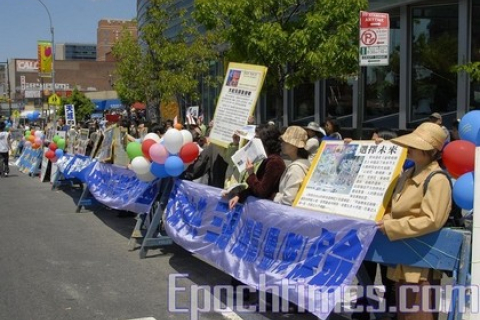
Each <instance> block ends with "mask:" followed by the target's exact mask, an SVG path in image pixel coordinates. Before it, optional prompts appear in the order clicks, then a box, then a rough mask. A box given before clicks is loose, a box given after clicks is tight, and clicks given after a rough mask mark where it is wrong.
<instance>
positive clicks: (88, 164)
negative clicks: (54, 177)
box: [59, 154, 96, 182]
mask: <svg viewBox="0 0 480 320" xmlns="http://www.w3.org/2000/svg"><path fill="white" fill-rule="evenodd" d="M65 156H66V155H65ZM65 156H64V157H65ZM95 162H96V160H94V159H92V158H90V157H87V156H82V155H78V154H76V155H73V156H72V155H70V156H67V160H66V161H65V165H64V167H63V169H62V170H60V171H61V172H62V173H63V176H64V177H65V179H74V178H76V179H78V180H80V181H82V182H86V181H87V175H88V174H89V173H90V171H91V170H92V168H93V167H94V165H95ZM59 169H60V166H59Z"/></svg>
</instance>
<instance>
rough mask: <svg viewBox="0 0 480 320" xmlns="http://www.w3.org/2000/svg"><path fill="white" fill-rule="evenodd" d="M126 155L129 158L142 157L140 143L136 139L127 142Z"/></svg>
mask: <svg viewBox="0 0 480 320" xmlns="http://www.w3.org/2000/svg"><path fill="white" fill-rule="evenodd" d="M127 155H128V157H129V158H130V160H132V159H133V158H136V157H142V156H143V152H142V145H141V144H140V143H139V142H136V141H134V142H129V143H128V144H127Z"/></svg>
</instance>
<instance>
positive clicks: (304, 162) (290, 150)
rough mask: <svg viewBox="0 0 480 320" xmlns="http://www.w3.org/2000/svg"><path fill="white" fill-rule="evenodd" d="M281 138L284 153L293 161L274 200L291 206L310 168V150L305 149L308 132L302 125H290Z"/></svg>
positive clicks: (282, 178) (283, 176) (281, 181)
mask: <svg viewBox="0 0 480 320" xmlns="http://www.w3.org/2000/svg"><path fill="white" fill-rule="evenodd" d="M280 140H281V141H282V153H283V154H284V155H285V156H287V157H288V158H289V159H290V160H291V161H292V162H291V163H290V164H289V165H288V166H287V169H286V170H285V172H284V173H283V174H282V177H281V179H280V185H279V191H278V193H277V194H276V195H275V198H274V199H273V201H274V202H277V203H281V204H285V205H288V206H291V205H292V203H293V201H294V200H295V197H296V196H297V192H298V190H299V189H300V186H301V185H302V182H303V180H305V176H306V175H307V172H308V169H309V168H310V161H309V160H308V156H309V152H308V151H307V150H305V145H306V142H307V140H308V134H307V131H305V129H303V128H302V127H299V126H290V127H288V128H287V130H286V131H285V133H284V134H282V136H281V137H280Z"/></svg>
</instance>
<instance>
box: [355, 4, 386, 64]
mask: <svg viewBox="0 0 480 320" xmlns="http://www.w3.org/2000/svg"><path fill="white" fill-rule="evenodd" d="M359 44H360V50H359V52H360V59H359V61H360V66H362V67H368V66H388V60H389V55H390V16H389V14H388V13H379V12H366V11H360V41H359Z"/></svg>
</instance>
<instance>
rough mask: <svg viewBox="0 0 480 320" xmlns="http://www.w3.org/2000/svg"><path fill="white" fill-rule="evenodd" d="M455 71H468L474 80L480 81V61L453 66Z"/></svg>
mask: <svg viewBox="0 0 480 320" xmlns="http://www.w3.org/2000/svg"><path fill="white" fill-rule="evenodd" d="M453 70H454V71H455V72H461V71H463V72H466V73H468V74H469V75H470V78H471V79H472V80H473V81H480V61H475V62H469V63H466V64H463V65H458V66H455V67H454V68H453Z"/></svg>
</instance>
